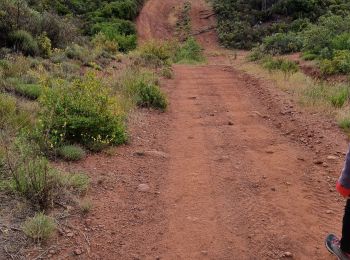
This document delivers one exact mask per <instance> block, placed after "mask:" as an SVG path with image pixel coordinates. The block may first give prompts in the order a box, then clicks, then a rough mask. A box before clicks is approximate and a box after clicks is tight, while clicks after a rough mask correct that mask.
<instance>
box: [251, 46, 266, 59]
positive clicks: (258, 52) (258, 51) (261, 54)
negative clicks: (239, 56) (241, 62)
mask: <svg viewBox="0 0 350 260" xmlns="http://www.w3.org/2000/svg"><path fill="white" fill-rule="evenodd" d="M265 57H266V54H265V49H264V47H263V46H262V45H258V46H257V47H255V48H253V49H252V50H251V52H250V53H249V55H248V61H260V60H262V59H264V58H265Z"/></svg>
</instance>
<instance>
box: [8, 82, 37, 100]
mask: <svg viewBox="0 0 350 260" xmlns="http://www.w3.org/2000/svg"><path fill="white" fill-rule="evenodd" d="M14 90H15V92H16V93H17V94H19V95H21V96H24V97H26V98H28V99H31V100H36V99H38V98H39V97H40V95H41V92H42V90H41V86H40V85H39V84H18V85H15V87H14Z"/></svg>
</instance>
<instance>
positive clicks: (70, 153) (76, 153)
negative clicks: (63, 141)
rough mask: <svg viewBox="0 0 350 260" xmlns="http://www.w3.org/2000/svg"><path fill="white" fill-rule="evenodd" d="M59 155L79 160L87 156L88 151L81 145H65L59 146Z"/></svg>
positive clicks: (63, 157)
mask: <svg viewBox="0 0 350 260" xmlns="http://www.w3.org/2000/svg"><path fill="white" fill-rule="evenodd" d="M58 155H59V156H60V157H61V158H62V159H64V160H66V161H79V160H81V159H83V158H84V157H85V156H86V153H85V151H84V149H83V148H81V147H80V146H76V145H65V146H62V147H60V148H58Z"/></svg>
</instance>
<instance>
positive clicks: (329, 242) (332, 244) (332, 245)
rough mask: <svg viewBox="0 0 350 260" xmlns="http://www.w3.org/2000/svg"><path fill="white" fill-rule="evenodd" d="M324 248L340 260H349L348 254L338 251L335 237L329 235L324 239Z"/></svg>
mask: <svg viewBox="0 0 350 260" xmlns="http://www.w3.org/2000/svg"><path fill="white" fill-rule="evenodd" d="M325 243H326V247H327V249H328V251H329V252H330V253H332V254H334V255H336V256H337V257H338V259H340V260H350V254H349V253H345V252H343V251H342V250H341V249H340V240H339V239H338V238H337V236H336V235H333V234H330V235H328V236H327V238H326V241H325Z"/></svg>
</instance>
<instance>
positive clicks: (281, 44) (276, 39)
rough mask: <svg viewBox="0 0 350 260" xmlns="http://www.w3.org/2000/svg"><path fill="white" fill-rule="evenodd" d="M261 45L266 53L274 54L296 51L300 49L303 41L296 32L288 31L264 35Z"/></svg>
mask: <svg viewBox="0 0 350 260" xmlns="http://www.w3.org/2000/svg"><path fill="white" fill-rule="evenodd" d="M263 45H264V48H265V52H266V53H269V54H272V55H276V54H287V53H293V52H298V51H300V50H301V48H302V46H303V42H302V40H301V38H300V37H299V36H298V35H297V34H296V33H294V32H288V33H276V34H273V35H271V36H268V37H265V38H264V40H263Z"/></svg>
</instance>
